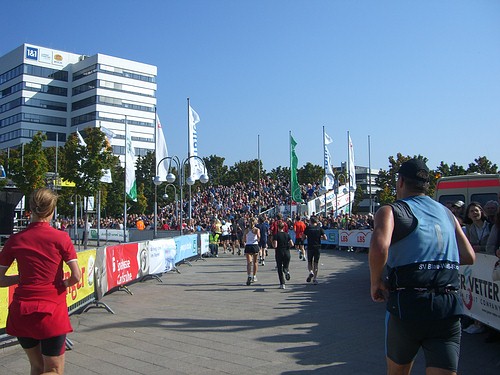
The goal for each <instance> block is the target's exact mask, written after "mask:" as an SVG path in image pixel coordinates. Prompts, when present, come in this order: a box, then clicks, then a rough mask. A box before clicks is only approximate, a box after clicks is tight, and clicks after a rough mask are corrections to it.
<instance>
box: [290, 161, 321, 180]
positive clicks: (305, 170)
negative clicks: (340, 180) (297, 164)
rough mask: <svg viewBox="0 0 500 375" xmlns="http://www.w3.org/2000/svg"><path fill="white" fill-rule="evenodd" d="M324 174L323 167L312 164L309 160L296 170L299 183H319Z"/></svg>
mask: <svg viewBox="0 0 500 375" xmlns="http://www.w3.org/2000/svg"><path fill="white" fill-rule="evenodd" d="M324 176H325V170H324V168H323V167H321V166H319V165H314V164H312V163H310V162H307V163H306V164H305V165H304V166H303V167H301V168H299V169H298V170H297V178H298V180H299V183H300V184H305V183H312V184H315V183H316V182H319V183H320V184H321V182H322V181H323V177H324Z"/></svg>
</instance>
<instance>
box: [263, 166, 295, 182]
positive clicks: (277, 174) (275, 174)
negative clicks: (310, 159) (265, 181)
mask: <svg viewBox="0 0 500 375" xmlns="http://www.w3.org/2000/svg"><path fill="white" fill-rule="evenodd" d="M267 175H268V176H269V177H270V178H272V179H273V180H283V181H289V180H290V167H281V166H279V167H277V168H274V169H271V172H269V173H268V174H267Z"/></svg>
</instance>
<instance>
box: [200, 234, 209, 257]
mask: <svg viewBox="0 0 500 375" xmlns="http://www.w3.org/2000/svg"><path fill="white" fill-rule="evenodd" d="M208 245H209V241H208V233H201V234H200V254H202V255H203V254H208V253H209V252H210V248H209V247H208Z"/></svg>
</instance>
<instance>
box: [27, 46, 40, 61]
mask: <svg viewBox="0 0 500 375" xmlns="http://www.w3.org/2000/svg"><path fill="white" fill-rule="evenodd" d="M26 58H27V59H30V60H38V48H33V47H26Z"/></svg>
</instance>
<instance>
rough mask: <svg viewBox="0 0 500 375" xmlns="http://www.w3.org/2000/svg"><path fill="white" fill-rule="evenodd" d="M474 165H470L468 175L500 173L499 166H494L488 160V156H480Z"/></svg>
mask: <svg viewBox="0 0 500 375" xmlns="http://www.w3.org/2000/svg"><path fill="white" fill-rule="evenodd" d="M474 163H475V164H474ZM474 163H470V164H469V167H468V168H467V173H484V174H489V173H493V174H494V173H498V167H497V165H496V164H492V163H491V161H489V160H488V158H486V156H480V157H478V158H477V159H474Z"/></svg>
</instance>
